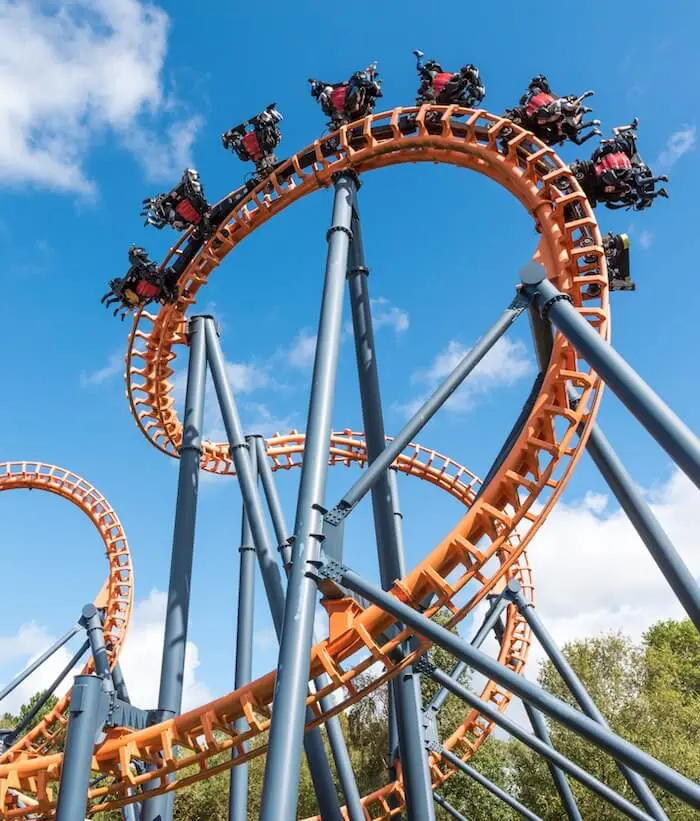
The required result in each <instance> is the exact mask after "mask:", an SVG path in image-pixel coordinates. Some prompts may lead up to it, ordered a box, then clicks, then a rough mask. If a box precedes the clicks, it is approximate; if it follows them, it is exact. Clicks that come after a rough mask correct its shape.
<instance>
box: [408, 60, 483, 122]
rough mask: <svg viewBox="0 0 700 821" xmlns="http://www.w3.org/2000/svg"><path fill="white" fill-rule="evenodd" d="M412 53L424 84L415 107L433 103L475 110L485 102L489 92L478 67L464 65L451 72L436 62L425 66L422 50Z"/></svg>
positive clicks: (420, 88) (429, 62) (430, 61)
mask: <svg viewBox="0 0 700 821" xmlns="http://www.w3.org/2000/svg"><path fill="white" fill-rule="evenodd" d="M413 53H414V54H415V55H416V69H417V70H418V76H419V77H420V81H421V82H420V86H419V88H418V95H417V97H416V105H423V103H432V104H434V105H460V106H464V107H466V108H473V107H474V106H475V105H477V104H478V103H480V102H481V101H482V100H483V99H484V96H485V95H486V89H485V88H484V85H483V83H482V82H481V75H480V74H479V69H478V68H477V67H476V66H474V65H471V64H469V65H465V66H462V68H460V70H459V71H457V72H455V73H452V72H450V71H444V70H443V68H442V66H441V65H440V63H438V62H437V61H435V60H428V61H427V62H425V63H423V62H422V59H423V56H424V55H423V52H422V51H419V50H418V49H416V50H414V52H413Z"/></svg>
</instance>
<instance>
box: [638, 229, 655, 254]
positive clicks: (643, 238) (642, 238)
mask: <svg viewBox="0 0 700 821" xmlns="http://www.w3.org/2000/svg"><path fill="white" fill-rule="evenodd" d="M653 241H654V235H653V234H652V233H651V231H647V230H646V229H645V230H643V231H641V232H640V234H639V244H640V245H641V246H642V248H643V249H644V250H645V251H648V250H649V248H651V246H652V243H653Z"/></svg>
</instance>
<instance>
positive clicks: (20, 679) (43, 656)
mask: <svg viewBox="0 0 700 821" xmlns="http://www.w3.org/2000/svg"><path fill="white" fill-rule="evenodd" d="M80 630H81V627H80V625H78V624H75V625H73V627H71V629H70V630H69V631H68V632H67V633H65V634H64V635H62V636H61V638H60V639H58V641H55V642H54V643H53V644H52V645H51V647H49V648H48V649H46V650H44V652H43V653H42V654H41V655H40V656H39V658H37V659H35V660H34V661H33V662H32V663H31V664H30V665H29V666H28V667H27V668H26V669H25V670H22V672H21V673H20V674H19V675H18V676H15V678H13V679H12V681H11V682H10V683H9V684H8V685H7V687H5V689H4V690H2V692H0V701H2V700H3V699H4V698H5V696H9V695H10V693H11V692H12V691H13V690H14V689H15V688H17V687H19V685H20V684H21V683H22V682H23V681H24V680H25V679H26V678H29V676H30V675H31V674H32V673H33V672H34V671H35V670H36V669H37V668H38V667H41V665H42V664H43V663H44V662H45V661H46V660H47V659H50V658H51V656H52V655H53V654H54V653H55V652H56V651H57V650H60V649H61V647H63V645H64V644H66V643H67V642H69V641H70V640H71V639H72V638H73V636H75V635H76V634H77V633H79V632H80Z"/></svg>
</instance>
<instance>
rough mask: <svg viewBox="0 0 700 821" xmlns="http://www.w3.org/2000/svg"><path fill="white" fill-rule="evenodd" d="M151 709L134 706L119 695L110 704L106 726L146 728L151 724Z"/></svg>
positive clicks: (133, 728)
mask: <svg viewBox="0 0 700 821" xmlns="http://www.w3.org/2000/svg"><path fill="white" fill-rule="evenodd" d="M149 719H150V711H149V710H142V709H140V708H139V707H134V705H133V704H129V703H128V702H126V701H122V699H120V698H119V697H118V696H114V698H113V699H112V703H111V704H110V715H109V719H108V720H107V721H105V725H104V726H105V727H128V728H129V729H130V730H145V729H146V727H148V726H149Z"/></svg>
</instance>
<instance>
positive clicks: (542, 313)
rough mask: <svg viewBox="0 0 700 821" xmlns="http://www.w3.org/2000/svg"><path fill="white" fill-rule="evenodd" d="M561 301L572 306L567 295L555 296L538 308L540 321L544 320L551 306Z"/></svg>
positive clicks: (570, 299)
mask: <svg viewBox="0 0 700 821" xmlns="http://www.w3.org/2000/svg"><path fill="white" fill-rule="evenodd" d="M562 300H565V301H566V302H569V303H571V304H572V305H573V304H574V301H573V299H572V298H571V297H570V296H569V295H568V294H556V296H553V297H551V298H550V299H548V300H547V301H546V302H545V303H543V304H542V305H541V306H540V316H541V317H542V319H544V320H546V319H547V316H548V314H549V311H550V309H551V307H552V305H554V303H555V302H561V301H562Z"/></svg>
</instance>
